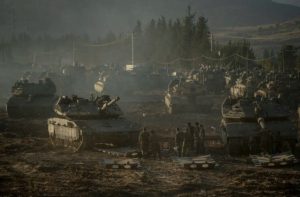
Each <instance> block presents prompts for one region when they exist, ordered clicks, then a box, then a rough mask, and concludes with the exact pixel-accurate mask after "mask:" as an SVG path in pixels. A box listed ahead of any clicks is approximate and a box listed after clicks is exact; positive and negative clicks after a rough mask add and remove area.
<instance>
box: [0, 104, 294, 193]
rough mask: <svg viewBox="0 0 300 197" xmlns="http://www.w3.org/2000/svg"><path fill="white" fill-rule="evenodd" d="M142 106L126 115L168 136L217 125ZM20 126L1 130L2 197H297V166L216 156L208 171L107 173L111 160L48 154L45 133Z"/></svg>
mask: <svg viewBox="0 0 300 197" xmlns="http://www.w3.org/2000/svg"><path fill="white" fill-rule="evenodd" d="M133 106H135V108H134V107H133ZM147 106H148V107H146V106H145V105H132V106H130V105H127V107H128V108H130V109H131V110H130V112H129V113H126V115H127V116H128V117H129V118H130V119H132V120H135V121H137V122H139V123H141V124H143V125H146V126H147V127H151V128H152V127H153V128H156V129H157V130H158V131H159V133H161V134H164V135H167V136H172V129H174V127H175V126H182V125H184V124H185V123H186V122H187V121H196V120H197V121H200V122H202V123H204V124H205V126H206V128H207V129H208V127H210V126H217V124H218V122H219V119H218V115H217V113H218V112H217V111H212V112H211V114H209V115H201V114H198V115H196V114H189V115H185V116H182V115H180V114H179V115H172V116H169V115H167V114H165V113H164V112H163V111H164V110H163V106H162V105H161V104H158V105H152V107H149V105H147ZM143 113H144V116H142V118H141V116H140V114H143ZM41 122H43V121H41ZM12 123H13V125H18V122H12ZM37 124H40V122H38V123H37ZM19 125H21V127H22V128H23V130H21V131H17V130H16V128H15V131H14V132H12V131H4V130H1V127H0V195H1V196H42V195H45V196H75V195H76V196H300V165H295V166H292V167H286V168H273V169H267V168H261V167H255V166H253V165H252V164H251V163H250V162H249V160H248V158H247V157H240V158H233V157H229V156H226V155H225V154H220V153H219V154H216V153H215V154H212V157H213V158H214V159H215V160H216V161H217V163H218V164H219V165H218V166H216V167H215V168H214V169H210V170H187V169H184V168H183V167H182V166H181V165H179V164H178V163H176V162H173V161H172V160H171V159H170V157H168V156H164V157H163V158H162V160H160V161H159V160H151V159H141V160H140V163H141V167H140V168H139V169H136V170H121V169H115V170H112V169H106V168H105V167H104V165H103V161H104V160H105V159H112V158H113V157H111V156H108V155H105V154H104V153H100V152H97V151H93V150H89V151H88V150H86V151H83V152H79V153H70V152H67V151H63V150H57V149H56V150H55V149H52V148H51V146H50V145H49V144H48V139H47V137H46V135H44V134H46V133H47V131H44V132H45V133H44V134H42V135H36V132H34V131H31V129H30V128H33V127H31V126H27V127H25V126H24V125H22V124H19ZM24 128H26V129H24ZM42 130H44V129H41V131H39V132H43V131H42Z"/></svg>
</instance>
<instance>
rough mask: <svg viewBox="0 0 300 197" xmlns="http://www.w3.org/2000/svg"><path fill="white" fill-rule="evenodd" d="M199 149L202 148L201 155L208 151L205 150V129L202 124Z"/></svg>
mask: <svg viewBox="0 0 300 197" xmlns="http://www.w3.org/2000/svg"><path fill="white" fill-rule="evenodd" d="M198 124H199V123H198ZM199 147H200V153H202V154H204V153H205V152H206V150H205V129H204V126H203V125H202V124H200V140H199Z"/></svg>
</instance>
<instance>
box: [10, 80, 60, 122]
mask: <svg viewBox="0 0 300 197" xmlns="http://www.w3.org/2000/svg"><path fill="white" fill-rule="evenodd" d="M11 93H12V96H11V97H10V98H9V100H8V102H7V104H6V110H7V113H8V116H9V117H10V118H47V117H50V116H51V115H53V105H54V104H55V101H56V100H57V96H56V95H55V93H56V87H55V84H54V83H53V81H52V80H51V79H49V78H45V79H44V80H40V81H39V82H38V83H30V82H28V80H21V81H17V82H16V83H15V84H14V86H13V87H12V90H11Z"/></svg>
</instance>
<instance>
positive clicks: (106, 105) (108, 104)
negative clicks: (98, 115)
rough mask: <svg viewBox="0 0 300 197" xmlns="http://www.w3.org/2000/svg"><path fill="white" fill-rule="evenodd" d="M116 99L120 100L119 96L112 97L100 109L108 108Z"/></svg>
mask: <svg viewBox="0 0 300 197" xmlns="http://www.w3.org/2000/svg"><path fill="white" fill-rule="evenodd" d="M118 100H120V97H118V96H117V97H116V98H114V99H112V100H111V101H109V102H108V103H105V104H104V105H103V106H102V108H101V111H103V110H105V109H106V108H108V107H109V106H111V105H113V104H114V103H116V102H117V101H118Z"/></svg>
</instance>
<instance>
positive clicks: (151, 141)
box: [139, 127, 161, 159]
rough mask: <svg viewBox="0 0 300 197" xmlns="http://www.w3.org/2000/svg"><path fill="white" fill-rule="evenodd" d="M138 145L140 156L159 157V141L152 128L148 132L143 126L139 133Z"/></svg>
mask: <svg viewBox="0 0 300 197" xmlns="http://www.w3.org/2000/svg"><path fill="white" fill-rule="evenodd" d="M139 146H140V151H141V154H142V157H153V158H154V159H156V158H158V159H161V154H160V143H159V139H158V136H157V134H156V132H155V131H154V130H151V131H150V132H149V131H148V130H147V129H146V128H145V127H144V128H143V129H142V131H141V132H140V134H139Z"/></svg>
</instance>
